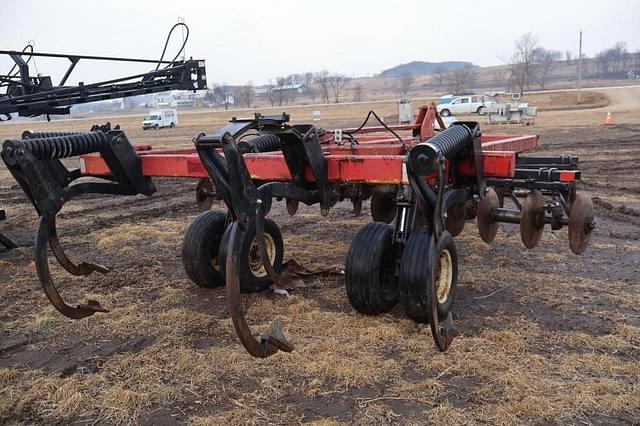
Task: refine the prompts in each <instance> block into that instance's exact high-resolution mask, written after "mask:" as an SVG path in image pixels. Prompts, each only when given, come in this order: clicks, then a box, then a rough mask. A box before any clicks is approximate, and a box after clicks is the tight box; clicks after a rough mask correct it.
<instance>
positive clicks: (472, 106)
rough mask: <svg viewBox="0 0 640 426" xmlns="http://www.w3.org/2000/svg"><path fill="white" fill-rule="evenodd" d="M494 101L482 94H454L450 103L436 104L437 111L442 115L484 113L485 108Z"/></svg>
mask: <svg viewBox="0 0 640 426" xmlns="http://www.w3.org/2000/svg"><path fill="white" fill-rule="evenodd" d="M493 103H494V101H491V100H486V99H485V97H484V96H482V95H470V96H455V97H454V98H453V99H451V102H450V103H446V104H438V113H439V114H440V115H441V116H443V117H448V116H450V115H452V114H484V112H485V108H486V107H487V106H489V105H492V104H493Z"/></svg>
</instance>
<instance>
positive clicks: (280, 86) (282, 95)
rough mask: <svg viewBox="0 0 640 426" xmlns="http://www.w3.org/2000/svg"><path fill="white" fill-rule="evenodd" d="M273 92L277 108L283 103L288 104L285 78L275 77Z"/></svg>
mask: <svg viewBox="0 0 640 426" xmlns="http://www.w3.org/2000/svg"><path fill="white" fill-rule="evenodd" d="M273 91H274V92H275V98H276V102H277V103H278V105H279V106H282V104H283V103H288V99H287V97H288V94H289V93H288V90H287V77H277V78H276V87H275V88H274V89H273Z"/></svg>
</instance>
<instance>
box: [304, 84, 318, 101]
mask: <svg viewBox="0 0 640 426" xmlns="http://www.w3.org/2000/svg"><path fill="white" fill-rule="evenodd" d="M305 93H306V94H307V96H309V98H311V102H312V103H315V102H316V97H317V96H318V91H317V90H316V88H315V87H313V86H311V85H308V86H306V89H305Z"/></svg>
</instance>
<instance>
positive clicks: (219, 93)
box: [213, 83, 233, 109]
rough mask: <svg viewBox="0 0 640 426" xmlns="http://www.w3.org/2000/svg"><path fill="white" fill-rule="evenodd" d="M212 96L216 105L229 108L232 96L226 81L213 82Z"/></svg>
mask: <svg viewBox="0 0 640 426" xmlns="http://www.w3.org/2000/svg"><path fill="white" fill-rule="evenodd" d="M213 96H214V99H215V103H216V105H224V109H229V104H230V103H231V99H232V97H233V96H232V93H231V88H230V87H229V86H228V85H227V84H226V83H215V84H214V85H213Z"/></svg>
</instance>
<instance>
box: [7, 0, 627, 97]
mask: <svg viewBox="0 0 640 426" xmlns="http://www.w3.org/2000/svg"><path fill="white" fill-rule="evenodd" d="M178 17H183V18H184V19H185V21H186V23H187V24H188V25H189V27H190V30H191V34H190V37H189V43H188V45H187V55H188V56H193V57H194V58H198V59H202V58H203V59H206V61H207V74H208V80H209V83H214V82H226V83H229V84H244V83H246V82H248V81H252V82H253V83H254V84H262V83H265V82H267V81H268V80H269V79H270V78H274V77H276V76H279V75H285V74H290V73H300V72H305V71H319V70H322V69H327V70H329V71H331V72H339V73H343V74H347V75H349V76H365V75H372V74H376V73H378V72H380V71H382V70H383V69H385V68H389V67H392V66H395V65H398V64H400V63H405V62H410V61H414V60H419V61H430V62H435V61H446V60H463V61H471V62H474V63H475V64H478V65H482V66H486V65H497V64H501V63H504V62H505V61H506V60H507V59H508V58H509V57H510V55H511V53H512V51H513V46H514V40H515V39H516V38H518V37H519V36H521V35H522V34H524V33H526V32H531V33H533V34H535V35H536V36H537V37H538V39H539V41H540V44H541V45H542V46H544V47H546V48H548V49H556V50H561V51H565V50H572V51H574V52H577V50H578V32H579V30H580V29H582V30H583V31H584V52H585V53H586V54H587V55H589V56H591V55H593V54H595V53H596V52H598V51H600V50H602V49H604V48H607V47H609V46H611V45H613V44H614V43H615V42H616V41H626V42H627V43H628V48H629V49H630V50H631V51H635V50H637V49H640V1H638V0H606V1H601V0H583V1H573V0H572V1H561V0H553V1H548V0H520V1H510V2H509V1H504V0H502V1H491V0H485V1H471V0H457V1H438V2H435V1H420V0H404V1H402V0H399V1H391V0H389V1H387V0H384V1H379V0H357V1H355V0H354V1H349V0H315V1H302V0H298V1H293V0H273V1H268V0H263V1H257V0H255V1H248V0H235V1H197V0H173V1H165V0H154V1H149V0H147V1H138V0H127V1H125V0H108V1H90V0H65V1H61V0H59V1H46V0H40V1H36V0H19V1H18V0H14V1H10V0H3V4H2V21H1V23H0V49H5V50H19V49H21V48H22V47H23V46H24V45H25V44H26V42H27V41H28V40H34V41H35V44H36V50H39V51H47V52H61V53H76V54H89V55H109V56H127V57H144V58H153V59H155V58H158V57H159V56H160V53H161V51H162V47H163V44H164V39H165V36H166V34H167V32H168V31H169V28H170V27H171V26H172V25H173V24H174V23H175V22H177V19H178ZM176 36H177V37H176V40H177V41H179V40H178V39H181V36H180V35H179V34H176ZM173 45H174V46H175V44H173ZM171 56H173V54H172V55H171ZM64 62H65V61H58V62H57V63H52V62H47V61H46V60H42V59H39V60H37V62H36V65H37V66H38V71H40V72H41V73H45V74H51V75H53V76H55V77H57V78H59V76H60V75H61V73H62V71H63V70H64V66H65V65H66V64H65V63H64ZM10 65H11V62H9V61H7V60H6V59H5V58H0V73H4V72H6V71H8V68H9V67H10ZM148 68H149V66H148V65H137V66H135V67H128V66H123V65H112V64H104V63H101V64H94V65H88V64H83V63H81V65H79V66H78V68H77V74H75V75H74V76H73V77H74V78H72V79H71V80H70V82H76V81H78V80H83V81H85V82H94V81H97V80H98V79H107V78H112V77H118V76H122V75H126V73H128V72H137V71H141V72H143V71H146V70H147V69H148ZM5 69H6V70H5ZM57 78H56V79H57Z"/></svg>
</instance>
